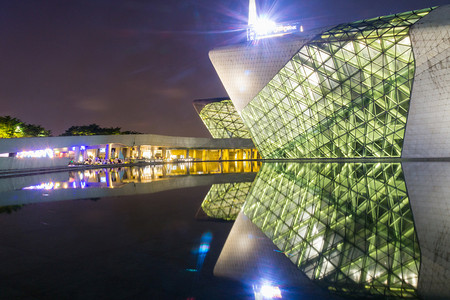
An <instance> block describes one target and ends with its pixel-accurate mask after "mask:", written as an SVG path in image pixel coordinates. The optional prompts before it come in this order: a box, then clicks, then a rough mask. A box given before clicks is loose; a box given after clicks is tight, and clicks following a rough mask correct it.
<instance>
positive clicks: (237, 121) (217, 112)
mask: <svg viewBox="0 0 450 300" xmlns="http://www.w3.org/2000/svg"><path fill="white" fill-rule="evenodd" d="M194 107H195V109H196V110H197V112H198V114H199V116H200V118H201V119H202V121H203V123H204V124H205V126H206V128H208V130H209V132H210V133H211V135H212V137H213V138H215V139H226V138H244V139H250V138H251V136H250V132H249V130H248V129H247V127H245V125H244V122H243V121H242V119H241V117H240V116H239V114H238V112H237V111H236V108H235V107H234V105H233V102H231V100H230V99H227V98H217V99H205V100H196V101H194Z"/></svg>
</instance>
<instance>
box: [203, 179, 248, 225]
mask: <svg viewBox="0 0 450 300" xmlns="http://www.w3.org/2000/svg"><path fill="white" fill-rule="evenodd" d="M251 185H252V182H235V183H222V184H213V185H212V186H211V189H210V190H209V192H208V194H207V195H206V197H205V200H203V203H202V209H203V211H204V212H205V213H206V215H208V217H210V218H215V219H222V220H226V221H234V220H236V217H237V215H238V214H239V212H240V211H241V208H242V205H243V204H244V202H245V199H246V198H247V194H248V192H249V190H250V187H251Z"/></svg>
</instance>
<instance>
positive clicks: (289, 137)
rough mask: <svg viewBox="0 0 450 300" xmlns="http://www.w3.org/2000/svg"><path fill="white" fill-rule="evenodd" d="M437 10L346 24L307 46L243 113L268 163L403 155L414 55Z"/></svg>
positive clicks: (254, 139) (324, 34)
mask: <svg viewBox="0 0 450 300" xmlns="http://www.w3.org/2000/svg"><path fill="white" fill-rule="evenodd" d="M430 11H431V8H430V9H424V10H418V11H412V12H406V13H402V14H397V15H391V16H385V17H379V18H375V19H369V20H363V21H359V22H355V23H350V24H343V25H339V26H337V27H335V28H333V29H331V30H329V31H326V32H324V33H323V34H321V35H320V36H319V37H317V38H316V39H314V40H313V41H311V42H310V43H308V44H307V45H305V46H304V47H302V48H301V49H300V51H299V52H298V53H297V54H296V55H295V56H294V57H293V58H292V59H291V60H290V61H289V62H288V63H287V64H286V65H285V66H284V67H283V68H282V69H281V70H280V71H279V72H278V74H277V75H275V77H274V78H273V79H272V80H271V81H270V82H269V83H268V84H267V85H266V86H265V87H264V88H263V89H262V90H261V92H260V93H259V94H258V95H257V96H256V97H255V98H254V99H253V100H252V101H251V102H250V103H249V104H248V105H247V106H246V107H245V108H244V109H243V111H242V114H241V115H242V118H243V120H244V122H245V124H246V125H247V127H248V128H249V129H250V132H251V134H252V136H253V141H254V143H255V145H256V147H257V148H258V150H259V152H260V154H261V156H262V157H263V158H324V157H325V158H338V157H400V156H401V152H402V147H403V138H404V134H405V126H406V120H407V116H408V109H409V102H410V94H411V88H412V82H413V77H414V70H415V64H414V56H413V52H412V47H411V41H410V38H409V27H410V26H411V25H412V24H414V23H415V22H416V21H417V20H419V19H420V18H421V17H423V16H425V15H426V14H428V13H429V12H430Z"/></svg>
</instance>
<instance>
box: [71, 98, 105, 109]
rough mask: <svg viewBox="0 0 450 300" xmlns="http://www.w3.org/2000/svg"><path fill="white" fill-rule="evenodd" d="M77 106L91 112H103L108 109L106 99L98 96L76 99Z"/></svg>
mask: <svg viewBox="0 0 450 300" xmlns="http://www.w3.org/2000/svg"><path fill="white" fill-rule="evenodd" d="M75 106H76V107H77V108H80V109H82V110H86V111H90V112H101V111H106V110H107V109H108V106H107V104H106V101H105V100H103V99H100V98H97V97H87V98H85V99H81V100H78V101H76V104H75Z"/></svg>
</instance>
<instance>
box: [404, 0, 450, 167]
mask: <svg viewBox="0 0 450 300" xmlns="http://www.w3.org/2000/svg"><path fill="white" fill-rule="evenodd" d="M410 35H411V42H412V46H413V52H414V57H415V61H416V72H415V77H414V82H413V88H412V94H411V104H410V109H409V114H408V120H407V123H406V133H405V140H404V144H403V152H402V157H422V158H425V157H450V5H445V6H441V7H438V8H437V9H435V10H434V11H432V12H430V13H429V14H428V15H427V16H425V17H423V18H422V19H421V20H419V21H418V22H417V23H416V24H414V25H413V26H412V27H411V29H410Z"/></svg>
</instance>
